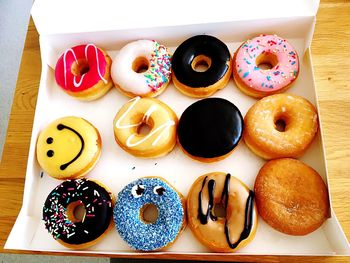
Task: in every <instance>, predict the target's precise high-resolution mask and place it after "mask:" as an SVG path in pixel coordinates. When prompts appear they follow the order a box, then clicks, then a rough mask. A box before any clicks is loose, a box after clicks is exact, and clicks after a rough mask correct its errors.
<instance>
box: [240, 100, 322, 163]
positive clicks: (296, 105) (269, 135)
mask: <svg viewBox="0 0 350 263" xmlns="http://www.w3.org/2000/svg"><path fill="white" fill-rule="evenodd" d="M244 124H245V129H244V133H243V138H244V141H245V143H246V145H247V146H248V147H249V148H250V150H252V151H253V152H254V153H255V154H257V155H259V156H260V157H262V158H264V159H276V158H282V157H294V158H295V157H299V156H301V155H302V154H303V153H304V152H305V151H306V149H307V148H308V147H309V145H310V144H311V142H312V140H313V139H314V137H315V135H316V133H317V129H318V121H317V111H316V109H315V107H314V106H313V105H312V104H311V103H310V102H309V101H307V100H306V99H304V98H302V97H299V96H296V95H291V94H275V95H271V96H268V97H265V98H263V99H261V100H260V101H258V102H256V103H255V104H254V105H253V106H252V107H251V108H250V109H249V111H248V113H247V115H246V116H245V118H244Z"/></svg>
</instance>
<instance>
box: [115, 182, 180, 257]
mask: <svg viewBox="0 0 350 263" xmlns="http://www.w3.org/2000/svg"><path fill="white" fill-rule="evenodd" d="M149 206H154V209H155V210H157V213H158V215H157V217H155V216H154V218H153V220H152V221H150V220H149V219H147V218H145V213H144V211H145V209H146V208H147V207H149ZM113 218H114V222H115V226H116V229H117V231H118V233H119V234H120V236H121V237H122V239H123V240H124V241H125V242H126V243H128V244H129V246H130V247H132V248H133V249H135V250H140V251H154V250H161V249H165V248H167V247H169V246H170V245H172V244H173V243H174V242H175V240H176V239H177V237H178V236H179V234H180V233H181V232H182V230H184V228H185V226H186V215H185V201H184V198H183V196H182V195H181V194H180V193H179V192H178V191H177V190H176V189H175V188H174V187H173V186H171V185H170V184H169V183H168V182H166V181H165V180H164V179H162V178H160V177H145V178H140V179H138V180H136V181H133V182H131V183H129V184H128V185H127V186H125V187H124V188H123V190H122V191H120V192H119V194H118V198H117V202H116V204H115V207H114V217H113Z"/></svg>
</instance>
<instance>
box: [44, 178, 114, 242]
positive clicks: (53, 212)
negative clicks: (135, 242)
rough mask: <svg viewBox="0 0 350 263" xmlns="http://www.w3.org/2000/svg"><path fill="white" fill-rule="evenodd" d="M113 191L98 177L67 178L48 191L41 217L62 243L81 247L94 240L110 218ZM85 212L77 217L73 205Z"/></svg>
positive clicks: (107, 224) (52, 233)
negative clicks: (94, 179)
mask: <svg viewBox="0 0 350 263" xmlns="http://www.w3.org/2000/svg"><path fill="white" fill-rule="evenodd" d="M113 203H114V200H113V195H112V194H111V192H110V191H109V190H108V189H107V188H106V187H105V186H103V185H102V184H101V183H99V182H97V181H91V180H87V179H77V180H67V181H65V182H63V183H62V184H60V185H58V186H57V187H56V188H55V189H53V190H52V191H51V193H50V194H49V195H48V197H47V199H46V201H45V205H44V207H43V220H44V221H45V227H46V229H47V230H48V231H49V233H50V234H51V235H52V236H53V238H54V239H56V240H57V241H58V242H59V243H61V244H62V245H64V246H66V247H69V248H75V249H82V248H87V247H90V246H92V245H94V244H95V243H97V242H98V241H99V240H100V239H101V238H102V237H103V236H104V234H105V233H106V232H107V230H108V229H109V226H110V225H111V222H112V214H113V208H112V207H113ZM78 206H84V208H85V214H84V216H82V218H81V219H79V218H77V217H76V208H77V207H78Z"/></svg>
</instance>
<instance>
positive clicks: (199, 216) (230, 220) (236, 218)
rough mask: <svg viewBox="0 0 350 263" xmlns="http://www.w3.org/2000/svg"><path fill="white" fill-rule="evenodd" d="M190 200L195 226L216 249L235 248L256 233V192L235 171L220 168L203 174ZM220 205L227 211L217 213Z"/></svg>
mask: <svg viewBox="0 0 350 263" xmlns="http://www.w3.org/2000/svg"><path fill="white" fill-rule="evenodd" d="M187 202H188V203H187V206H188V222H189V226H190V228H191V230H192V231H193V233H194V234H195V236H196V237H197V238H198V239H199V240H200V241H201V242H202V243H203V244H204V245H206V246H208V247H209V248H211V249H212V250H214V251H218V252H233V251H235V250H237V249H239V248H240V247H243V246H245V245H246V244H247V243H249V242H250V240H251V239H252V238H253V237H254V235H255V231H256V226H257V212H256V208H255V202H254V192H253V191H251V190H249V189H248V187H247V186H245V185H244V184H243V183H242V182H241V181H239V180H238V179H237V178H235V177H233V176H231V174H229V173H228V174H225V173H219V172H216V173H210V174H206V175H203V176H201V177H199V178H198V179H197V180H196V182H195V183H194V184H193V185H192V187H191V189H190V192H189V195H188V201H187ZM216 206H221V207H222V208H223V211H224V213H223V214H221V215H220V214H219V213H217V214H216V211H217V210H216V209H215V208H216Z"/></svg>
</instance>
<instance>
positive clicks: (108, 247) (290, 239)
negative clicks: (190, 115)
mask: <svg viewBox="0 0 350 263" xmlns="http://www.w3.org/2000/svg"><path fill="white" fill-rule="evenodd" d="M318 5H319V1H317V0H314V1H303V0H297V1H284V2H283V3H281V1H276V0H273V1H272V0H268V1H258V0H253V1H249V3H248V2H243V1H241V2H239V3H233V2H232V1H215V4H214V2H213V1H210V2H209V1H208V3H202V2H201V4H199V2H197V1H187V2H177V4H174V3H172V2H171V3H170V2H167V1H162V2H159V3H157V2H149V1H135V0H128V1H124V2H121V1H91V2H90V1H83V0H76V1H68V0H61V1H45V0H36V1H35V3H34V5H33V9H32V16H33V19H34V22H35V24H36V27H37V29H38V31H39V34H40V48H41V58H42V75H41V80H40V87H39V94H38V101H37V107H36V113H35V119H34V124H33V131H32V139H31V143H30V152H29V156H28V165H27V173H26V180H25V189H24V196H23V206H22V209H21V211H20V214H19V216H18V218H17V221H16V223H15V225H14V227H13V229H12V232H11V234H10V236H9V238H8V240H7V242H6V245H5V248H6V249H19V250H37V251H52V252H68V251H69V252H74V253H91V254H108V255H125V256H132V255H136V254H139V253H137V252H135V251H132V250H130V249H129V247H128V245H127V244H126V243H125V242H124V241H123V240H122V239H121V238H120V236H119V235H118V233H117V231H114V230H113V231H110V232H109V233H108V234H107V236H106V237H105V238H104V239H103V240H102V242H100V243H99V244H97V245H95V246H93V247H91V248H89V249H87V250H84V251H75V250H70V249H67V248H65V247H63V246H61V245H60V244H59V243H58V242H56V241H55V240H54V239H53V238H52V237H51V236H50V235H49V233H48V232H47V230H46V229H45V227H44V223H43V221H42V220H41V217H42V206H43V204H44V201H45V199H46V197H47V195H48V194H49V193H50V191H51V190H52V189H53V188H54V187H55V186H57V185H58V184H60V183H61V181H58V180H55V179H53V178H51V177H50V176H48V175H47V174H44V175H43V177H41V176H40V174H41V168H40V167H39V165H38V163H37V160H36V156H35V144H36V138H37V136H38V133H39V131H40V130H41V129H43V128H44V127H45V126H46V125H47V124H48V123H50V122H51V121H53V120H54V119H56V118H58V117H62V116H67V115H76V116H80V117H83V118H85V119H87V120H89V121H90V122H92V123H93V124H94V125H95V126H96V127H97V128H98V129H99V131H100V133H101V135H102V142H103V149H102V156H101V159H100V161H99V162H98V164H97V166H96V167H95V169H94V170H93V171H92V172H91V173H90V174H89V175H88V178H94V179H98V180H100V181H102V182H103V183H104V184H106V185H108V186H109V187H110V189H111V190H112V192H113V193H114V194H117V193H118V192H119V191H120V190H121V189H122V188H123V187H124V186H125V185H126V184H127V183H129V182H131V181H132V180H134V179H136V178H139V177H143V176H151V175H156V176H161V177H164V178H165V179H167V180H168V181H169V182H170V183H172V184H173V185H174V186H175V187H176V188H177V189H178V190H179V191H180V192H181V193H183V194H184V195H185V196H186V194H187V192H188V190H189V187H190V186H191V184H192V183H193V182H194V181H195V179H196V178H197V177H198V176H200V175H202V174H204V173H208V172H213V171H223V172H229V173H231V174H232V175H234V176H236V177H238V178H240V179H241V180H242V181H244V182H245V183H246V184H247V185H248V186H249V187H250V188H252V187H253V185H254V180H255V176H256V174H257V172H258V171H259V169H260V167H261V166H262V165H263V164H264V161H263V160H262V159H260V158H258V157H257V156H255V155H254V154H253V153H252V152H251V151H250V150H249V149H248V148H247V147H246V146H245V144H244V143H243V142H241V143H240V145H239V146H238V147H237V149H236V151H235V152H234V153H233V154H232V155H231V156H229V157H228V158H227V159H225V160H223V161H220V162H217V163H211V164H204V163H203V164H201V163H198V162H195V161H193V160H191V159H189V158H188V157H186V156H185V155H184V154H183V153H182V151H181V150H180V149H179V147H178V146H176V148H175V149H174V150H173V151H172V152H171V153H170V154H169V155H167V156H166V157H163V158H158V159H148V160H144V159H138V158H135V157H133V156H131V155H129V154H127V153H126V152H124V151H123V150H122V149H121V148H120V147H119V146H118V145H117V144H116V143H115V141H114V137H113V129H112V121H113V118H114V116H115V114H116V113H117V111H118V110H119V108H120V107H121V106H122V105H123V104H124V103H125V102H127V101H128V98H126V97H125V96H124V95H122V94H121V93H119V92H118V91H117V90H116V89H113V90H111V91H110V92H109V93H108V94H106V95H105V96H104V97H103V98H101V99H99V100H97V101H93V102H80V101H77V100H76V99H74V98H72V97H70V96H68V95H67V94H65V93H64V92H63V91H62V90H61V89H60V88H59V87H58V85H57V84H56V82H55V78H54V70H53V68H54V66H55V64H56V61H57V59H58V57H59V56H60V54H61V53H63V52H64V51H65V50H66V49H67V48H69V47H71V46H74V45H77V44H81V43H94V44H96V45H97V46H100V47H101V48H103V49H105V50H106V51H107V52H108V54H109V55H110V56H111V57H112V59H113V58H114V56H115V55H116V54H117V52H118V50H119V49H120V48H121V47H122V46H123V45H125V44H126V43H128V42H130V41H133V40H137V39H155V40H157V41H158V42H160V43H162V44H164V45H166V46H168V47H169V49H170V50H171V51H172V52H173V51H174V50H175V49H176V47H177V46H178V45H179V44H181V43H182V42H183V41H184V40H185V39H187V38H188V37H190V36H193V35H197V34H208V35H214V36H216V37H218V38H219V39H221V40H222V41H224V42H225V43H226V44H227V45H228V47H229V49H230V52H231V54H233V53H234V52H235V50H236V49H237V48H238V47H239V45H240V44H241V43H242V42H243V41H245V40H246V39H248V38H252V37H254V36H256V35H259V34H261V33H264V34H277V35H279V36H281V37H283V38H286V39H287V40H288V41H289V42H290V43H291V44H292V45H293V46H294V47H295V48H296V50H297V52H298V54H299V58H300V65H301V69H300V74H299V78H298V80H297V81H296V83H295V84H294V86H293V87H292V88H291V89H289V90H288V91H287V92H288V93H292V94H297V95H301V96H303V97H305V98H307V99H308V100H310V101H311V102H312V103H314V104H315V105H317V106H318V103H317V101H316V98H317V97H316V90H315V81H314V76H313V71H312V62H311V56H310V49H309V47H310V44H311V40H312V35H313V31H314V26H315V16H316V12H317V9H318ZM213 97H223V98H226V99H228V100H230V101H231V102H233V103H234V104H235V105H236V106H238V108H239V109H240V110H241V112H242V114H243V115H245V113H246V112H247V110H248V109H249V108H250V106H251V105H253V103H254V102H255V101H256V100H255V99H253V98H250V97H248V96H246V95H244V94H243V93H241V92H240V91H239V90H238V89H237V88H236V86H235V84H234V81H233V80H232V79H231V80H230V83H229V84H228V85H227V87H226V88H225V89H223V90H221V91H219V92H217V93H215V94H214V95H213ZM158 98H159V99H160V100H162V101H164V102H165V103H167V104H168V105H169V106H170V107H171V108H172V109H173V110H174V111H175V112H176V113H177V115H178V116H179V117H180V116H181V113H182V112H183V111H184V109H186V107H188V106H189V105H190V104H192V103H193V102H194V101H195V99H192V98H189V97H186V96H184V95H182V94H180V93H179V92H178V91H177V90H176V89H175V88H174V86H173V85H172V84H171V85H169V87H168V88H167V90H166V91H165V92H164V93H163V94H162V95H161V96H159V97H158ZM101 116H103V118H101ZM300 159H301V160H302V161H304V162H305V163H307V164H308V165H310V166H311V167H313V168H314V169H316V170H317V171H318V172H319V173H320V175H321V176H322V177H323V179H324V181H325V182H326V183H327V182H328V177H327V168H326V162H325V156H324V148H323V143H322V136H321V133H319V134H318V135H317V139H316V140H315V141H314V142H313V144H312V146H311V147H310V149H308V150H307V152H306V154H305V155H304V156H303V157H302V158H300ZM134 167H135V168H134ZM175 167H176V169H172V168H175ZM330 199H331V198H330ZM259 219H260V220H259V226H258V231H257V235H256V237H255V239H254V240H253V241H252V242H251V243H250V244H249V245H248V246H247V247H245V248H243V249H241V250H240V251H238V252H237V253H235V254H240V255H242V254H249V255H349V254H350V246H349V244H348V241H347V240H346V237H345V235H344V233H343V231H342V229H341V227H340V225H339V223H338V221H337V219H336V216H335V214H334V212H333V210H332V209H331V215H330V218H329V219H328V220H327V221H326V222H325V223H324V224H323V225H322V227H320V228H319V229H318V230H316V231H315V232H313V233H311V234H309V235H307V236H302V237H296V236H289V235H285V234H282V233H279V232H277V231H275V230H274V229H272V228H271V227H270V226H268V225H267V224H266V223H265V222H264V221H263V220H262V219H261V218H259ZM159 253H161V254H174V253H176V254H196V255H208V254H209V253H211V252H210V251H209V250H208V249H206V248H205V247H203V246H202V245H201V244H200V243H199V242H198V241H197V240H196V239H195V238H194V236H193V235H192V233H191V231H190V229H189V228H187V229H186V230H185V231H184V233H183V234H181V236H180V237H179V239H178V240H177V241H176V242H175V244H174V245H173V246H172V247H171V248H170V249H168V250H166V251H164V252H158V254H159ZM148 254H150V253H148ZM223 255H224V254H223Z"/></svg>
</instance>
